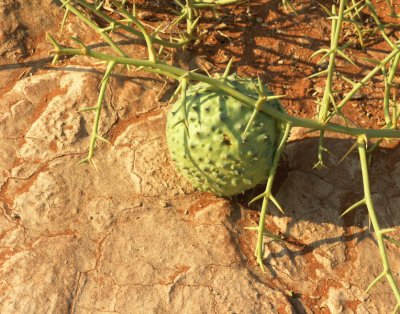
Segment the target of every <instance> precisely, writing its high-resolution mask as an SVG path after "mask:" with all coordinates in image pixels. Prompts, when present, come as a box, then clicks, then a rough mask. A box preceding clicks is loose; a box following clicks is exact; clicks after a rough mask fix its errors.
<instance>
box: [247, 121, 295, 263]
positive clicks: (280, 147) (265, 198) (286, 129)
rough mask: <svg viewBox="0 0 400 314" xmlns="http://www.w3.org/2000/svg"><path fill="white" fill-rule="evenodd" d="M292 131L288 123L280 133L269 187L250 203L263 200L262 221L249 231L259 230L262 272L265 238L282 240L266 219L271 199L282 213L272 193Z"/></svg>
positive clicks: (258, 240)
mask: <svg viewBox="0 0 400 314" xmlns="http://www.w3.org/2000/svg"><path fill="white" fill-rule="evenodd" d="M291 129H292V123H290V122H288V123H286V125H285V127H284V130H282V131H281V132H280V136H279V141H278V143H279V144H278V148H277V150H276V152H275V154H274V158H273V161H272V166H271V170H270V171H269V174H268V180H267V185H266V187H265V191H264V193H262V194H260V195H259V196H257V197H256V198H254V199H253V200H251V202H250V203H252V202H254V201H256V200H258V199H261V198H262V199H263V201H262V205H261V213H260V220H259V223H258V227H256V228H251V227H250V228H248V229H252V230H257V244H256V250H255V255H256V258H257V263H258V265H260V267H261V269H262V271H264V263H263V258H264V236H268V237H271V238H273V239H275V240H277V241H279V240H280V239H279V238H277V237H276V236H274V235H273V234H272V233H270V232H269V231H267V230H266V229H265V218H266V215H267V208H268V201H269V200H270V199H271V200H272V202H273V203H275V205H276V206H277V207H278V209H279V210H281V211H282V208H281V206H280V205H279V204H278V203H277V201H276V200H275V198H274V197H273V196H272V194H271V193H272V186H273V183H274V179H275V174H276V170H277V168H278V164H279V160H280V157H281V154H282V152H283V149H284V147H285V144H286V141H287V139H288V137H289V134H290V130H291Z"/></svg>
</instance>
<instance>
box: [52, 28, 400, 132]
mask: <svg viewBox="0 0 400 314" xmlns="http://www.w3.org/2000/svg"><path fill="white" fill-rule="evenodd" d="M48 38H49V40H50V41H51V42H52V43H53V45H54V47H55V49H54V50H53V51H52V53H53V54H55V60H58V58H57V57H58V56H60V55H70V56H77V55H78V56H88V57H92V58H95V59H98V60H102V61H105V62H107V63H108V62H111V61H113V62H115V64H123V65H132V66H135V67H141V68H142V69H143V70H145V71H149V72H153V73H157V74H161V75H164V76H167V77H171V78H173V79H177V80H179V79H180V78H182V77H185V78H187V79H188V80H193V81H201V82H204V83H207V84H209V85H211V86H213V87H214V88H217V89H220V90H222V91H224V92H226V93H227V94H228V95H230V96H232V97H234V98H236V99H238V100H240V101H241V102H243V103H244V104H245V105H247V106H250V107H252V108H255V103H256V102H257V99H254V98H252V97H249V96H247V95H245V94H242V93H240V92H238V91H237V90H236V89H234V88H232V87H229V86H228V85H227V84H225V83H224V82H223V81H221V80H220V79H215V78H212V77H208V76H205V75H202V74H199V73H196V72H195V71H186V70H183V69H181V68H177V67H174V66H170V65H167V64H165V63H158V62H155V63H154V62H151V61H149V60H139V59H133V58H127V57H117V56H113V55H109V54H105V53H100V52H95V51H93V50H92V49H90V48H89V47H87V46H84V47H82V48H66V47H61V46H60V45H59V44H58V43H57V41H56V40H55V39H54V38H53V37H52V36H51V35H49V34H48ZM398 54H400V46H398V47H396V49H395V50H394V51H392V52H391V53H390V54H389V55H388V56H387V57H386V58H385V59H384V60H382V61H381V64H382V65H385V64H386V63H388V62H390V61H391V60H392V59H393V58H394V57H395V56H396V55H398ZM373 71H374V70H373ZM378 71H379V67H378V69H377V70H376V71H375V72H374V74H376V72H378ZM372 76H373V75H371V74H368V75H367V76H366V77H364V79H363V80H362V83H360V84H359V85H360V88H361V86H362V85H364V84H365V82H366V81H368V80H369V79H370V78H371V77H372ZM356 91H357V90H356ZM260 112H262V113H264V114H267V115H269V116H271V117H273V118H275V119H277V120H279V121H282V122H283V123H288V122H290V123H291V124H292V126H294V127H295V126H298V127H304V128H308V129H312V130H325V131H331V132H336V133H342V134H347V135H352V136H358V135H363V134H365V135H366V136H368V137H369V138H400V130H386V129H384V130H374V129H362V128H353V127H347V126H342V125H338V124H335V123H329V122H326V123H320V122H319V121H317V120H314V119H306V118H299V117H292V116H290V115H288V114H287V113H284V112H280V111H278V110H276V109H274V108H272V107H264V108H262V109H260Z"/></svg>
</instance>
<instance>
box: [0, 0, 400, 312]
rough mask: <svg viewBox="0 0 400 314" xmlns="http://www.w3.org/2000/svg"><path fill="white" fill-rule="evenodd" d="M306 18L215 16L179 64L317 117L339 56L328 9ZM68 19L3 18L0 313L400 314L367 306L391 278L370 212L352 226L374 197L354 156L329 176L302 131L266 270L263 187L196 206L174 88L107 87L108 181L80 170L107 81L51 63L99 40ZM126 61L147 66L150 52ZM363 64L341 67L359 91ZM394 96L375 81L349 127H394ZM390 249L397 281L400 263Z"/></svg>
mask: <svg viewBox="0 0 400 314" xmlns="http://www.w3.org/2000/svg"><path fill="white" fill-rule="evenodd" d="M161 2H162V1H161ZM140 3H142V5H141V6H139V9H141V12H143V13H141V14H142V17H143V18H144V19H145V20H148V22H149V23H152V19H154V18H155V16H158V18H160V17H163V18H165V19H169V18H170V16H168V15H165V14H163V13H160V12H161V8H163V6H162V3H161V4H160V6H157V5H156V4H155V3H154V5H153V7H151V6H149V5H143V3H144V2H143V1H142V2H140ZM326 3H327V2H326ZM378 5H379V6H380V7H381V8H385V7H384V3H383V2H382V1H381V2H380V3H378ZM298 8H302V9H301V10H300V16H299V17H294V16H293V15H287V14H284V13H283V12H282V11H281V10H280V9H279V8H278V6H277V4H276V3H275V2H272V1H259V2H257V4H253V5H252V6H251V10H250V15H249V14H248V13H247V12H246V8H243V9H242V8H240V9H238V10H235V11H234V14H231V13H232V9H227V10H226V11H224V12H223V13H222V14H221V17H220V19H219V20H217V21H216V22H215V20H214V19H212V16H211V15H209V16H207V18H206V19H205V20H204V23H203V24H202V25H203V29H204V30H207V32H206V33H205V34H204V37H203V43H202V44H198V45H194V46H193V47H192V48H191V49H189V50H187V51H185V52H184V53H178V54H176V55H175V56H174V58H173V59H174V62H175V63H176V64H180V65H181V66H183V67H186V68H187V67H190V68H196V67H202V66H203V67H205V68H207V69H208V71H210V72H211V73H214V72H221V71H222V70H223V69H224V67H225V66H226V63H227V61H228V60H229V58H230V57H231V56H235V62H236V63H235V66H234V67H235V70H237V72H238V73H239V74H240V75H246V76H251V77H256V76H257V75H260V76H261V78H262V79H263V80H264V81H265V82H268V83H269V86H270V88H271V89H272V90H274V91H275V92H276V93H286V94H287V95H288V96H287V98H285V99H284V100H283V104H284V106H285V108H286V109H287V111H288V112H289V113H291V114H295V115H300V116H307V117H312V116H313V115H314V114H315V105H314V103H313V102H312V101H313V100H314V99H315V97H316V96H321V95H322V86H323V82H322V81H321V80H318V79H316V80H309V79H307V78H306V76H307V75H310V74H312V73H314V71H316V70H317V69H318V66H316V64H315V60H312V61H310V60H309V56H310V55H311V54H312V52H313V51H315V50H316V49H318V48H320V47H321V46H323V45H326V44H327V43H328V38H329V21H327V20H325V19H324V18H323V13H322V11H321V10H320V8H319V6H318V5H317V4H315V3H314V2H312V3H310V2H308V1H305V2H303V3H301V4H299V6H298ZM398 9H400V8H398ZM381 13H382V14H384V13H385V12H384V10H381ZM62 14H63V12H62V11H61V10H60V9H59V8H58V6H57V4H56V3H53V2H52V1H39V0H31V1H20V0H5V1H3V2H1V3H0V17H1V18H0V41H1V43H2V44H1V46H0V55H1V57H2V59H1V63H0V91H1V96H0V149H1V151H2V153H1V154H0V208H1V212H2V214H1V217H0V291H1V293H0V312H1V313H68V312H71V313H210V312H215V313H388V312H390V311H391V310H392V309H393V307H394V305H395V301H394V298H393V296H392V294H391V291H390V289H389V287H388V284H387V283H386V282H382V283H379V284H378V285H377V286H376V288H374V289H373V290H372V291H371V292H370V293H369V294H365V293H364V290H365V288H366V287H367V286H368V284H369V283H370V282H371V281H372V280H373V278H374V277H375V276H376V275H378V274H379V273H380V271H381V264H380V258H379V254H378V249H377V247H376V244H375V243H374V241H373V238H372V237H371V236H370V233H369V232H368V217H367V215H366V211H365V209H359V210H357V211H355V212H353V213H352V214H350V215H349V216H346V217H345V219H339V218H338V216H339V215H340V213H341V212H342V211H343V210H344V209H345V208H347V207H348V206H349V205H350V204H352V203H354V202H355V201H358V200H359V199H361V198H362V190H361V181H360V175H359V173H360V169H359V166H358V158H357V155H356V154H351V155H350V156H349V157H348V158H347V159H346V160H345V161H344V162H343V163H341V164H340V165H339V164H338V158H336V157H333V156H328V157H327V162H328V166H329V168H328V169H324V170H321V171H318V170H313V169H312V166H313V164H314V162H315V158H316V157H315V155H316V144H317V141H316V139H315V138H313V134H304V132H303V131H302V130H297V129H296V130H294V131H293V134H292V137H291V143H290V144H289V145H288V146H287V148H286V150H285V158H284V160H283V161H282V165H281V167H280V169H279V173H278V179H277V183H276V186H275V194H276V197H277V198H278V199H279V200H280V202H281V203H282V205H283V207H284V208H285V210H286V212H285V215H282V214H280V213H279V212H278V211H277V210H276V209H275V208H272V209H271V215H269V216H268V226H269V228H270V229H271V230H272V231H273V232H274V233H276V234H278V235H281V236H282V237H283V238H284V239H286V240H287V241H286V243H285V244H284V245H282V244H277V243H274V242H271V241H269V240H268V239H266V248H267V250H266V260H265V264H266V266H267V272H266V273H262V272H261V271H260V269H259V267H258V266H257V265H256V263H255V261H254V258H253V250H254V244H255V234H253V233H252V232H251V231H247V230H245V229H244V227H245V226H249V225H256V224H257V220H258V211H257V210H258V209H259V204H256V205H254V206H253V207H252V208H249V207H248V206H247V205H246V204H247V201H248V200H249V199H250V198H251V197H252V196H254V195H256V194H257V193H258V192H260V191H261V189H262V187H261V189H257V188H256V189H254V190H252V191H249V192H247V193H246V194H245V195H244V196H240V197H236V198H234V199H233V200H224V199H221V198H217V197H215V196H212V195H210V194H207V193H200V192H196V191H193V189H192V188H191V187H190V185H189V184H188V183H186V181H185V180H184V179H183V178H182V177H181V176H179V175H178V174H177V173H176V172H175V170H174V167H173V165H172V164H171V161H170V159H169V154H168V151H167V148H166V141H165V132H164V129H165V123H166V122H165V118H166V112H167V111H168V108H169V106H168V105H167V102H166V101H167V100H168V96H169V95H170V94H171V92H172V90H173V88H174V87H176V84H174V83H172V82H169V83H168V84H167V87H166V88H165V89H164V90H163V91H162V92H161V93H160V90H162V86H163V84H164V81H163V79H162V78H159V77H156V76H154V75H150V74H146V73H144V72H132V73H127V72H124V71H123V70H122V69H120V71H119V72H118V73H117V75H115V76H114V77H113V78H112V79H111V83H110V86H109V88H108V90H107V101H106V103H107V104H106V105H105V110H104V111H103V118H102V124H101V133H102V134H103V135H104V137H106V138H107V139H109V140H110V141H111V143H112V146H111V147H110V146H108V145H100V147H99V148H98V149H97V151H96V157H95V160H96V163H97V166H98V169H99V170H96V169H95V168H94V167H93V166H90V165H81V166H76V165H75V163H76V162H77V161H78V160H79V159H80V158H83V157H84V156H85V154H86V152H87V147H88V140H89V135H88V134H89V132H90V129H91V124H92V121H93V117H92V115H91V114H90V113H79V112H78V108H80V107H85V106H92V105H93V104H94V103H95V102H96V98H97V94H98V84H99V82H100V80H101V73H102V71H103V70H104V67H103V65H99V64H96V62H95V61H93V60H89V59H87V58H75V57H74V58H70V59H67V60H63V61H62V62H61V63H60V64H59V65H58V66H56V67H51V66H50V60H51V58H49V57H48V56H47V53H48V51H49V50H50V49H51V46H50V45H49V44H48V43H47V42H46V41H45V38H44V37H45V32H51V33H53V34H54V35H55V36H56V37H57V38H58V39H59V40H61V41H62V42H63V43H65V44H72V43H71V42H69V40H68V37H69V36H73V35H78V34H79V36H80V38H81V39H82V40H83V41H84V42H85V43H87V44H93V45H95V44H98V43H99V42H100V41H99V39H98V38H97V37H96V36H95V35H94V34H93V32H91V31H90V30H88V29H87V28H86V27H85V26H84V25H83V24H82V23H81V22H78V21H77V20H76V19H74V18H69V19H68V21H67V24H66V28H65V31H64V33H63V34H58V29H59V23H60V20H61V18H62ZM257 18H260V19H261V20H258V21H260V22H258V21H257V20H256V19H257ZM211 22H213V23H214V26H213V27H212V24H210V23H211ZM394 35H396V32H395V31H394ZM225 36H228V37H229V38H230V39H228V38H226V37H225ZM349 36H351V35H349ZM116 38H117V39H118V36H117V37H116ZM119 39H120V40H125V38H124V37H122V35H121V37H120V38H119ZM125 41H126V40H125ZM368 46H369V48H370V50H369V51H370V54H371V56H373V57H376V58H379V57H382V56H383V55H384V54H385V49H386V46H385V45H384V44H383V43H382V42H381V41H380V40H378V39H375V38H371V40H370V41H369V42H368ZM124 48H125V49H126V51H128V52H129V54H130V55H132V56H135V57H140V58H144V57H145V55H146V50H145V48H144V46H143V45H138V44H136V45H134V46H130V48H129V47H128V46H125V45H124ZM100 49H105V48H104V47H100ZM354 55H355V56H360V55H357V54H356V52H355V50H354ZM357 64H358V65H359V67H358V68H352V67H347V66H346V65H345V64H344V63H343V64H342V67H341V68H340V70H342V71H344V72H346V73H348V75H349V76H352V77H353V78H356V79H357V78H360V77H362V76H363V73H366V72H365V71H367V69H368V67H369V68H370V66H368V67H367V66H366V63H364V61H361V59H360V58H357ZM381 86H382V83H380V81H379V80H378V79H377V80H376V81H374V82H372V83H370V84H368V85H367V86H366V87H365V89H364V90H363V93H362V94H360V95H359V96H358V97H357V99H355V100H354V101H353V103H352V105H351V106H350V107H349V108H350V110H349V111H348V113H349V115H350V117H351V118H353V120H354V123H355V124H359V125H361V126H363V127H379V126H380V125H381V123H382V121H383V116H382V115H381V114H380V106H381V96H382V92H381ZM338 87H339V88H343V90H344V91H345V90H347V89H348V87H347V86H345V85H343V86H338ZM327 143H328V147H329V148H330V149H331V151H333V152H334V154H335V155H337V156H342V155H343V154H344V153H345V152H346V151H347V149H348V148H349V147H350V146H351V143H352V142H351V141H350V140H349V139H346V138H343V137H340V138H339V137H332V138H331V139H329V140H328V142H327ZM386 146H387V148H385V149H381V150H380V151H378V152H377V153H376V155H374V159H373V164H372V167H371V175H372V190H373V196H374V200H375V202H376V206H377V209H378V211H379V218H380V221H381V223H382V225H383V226H384V227H394V228H396V230H397V231H396V232H395V233H394V237H396V236H397V238H399V236H400V229H399V226H400V179H399V178H400V162H399V161H398V160H400V159H399V157H400V150H399V149H398V146H397V142H392V143H390V144H389V145H386ZM387 248H388V251H389V257H390V260H391V262H392V265H393V271H394V274H395V277H396V279H397V282H400V262H399V261H400V259H399V258H398V257H399V254H400V252H399V249H398V248H396V247H395V246H394V245H391V244H388V245H387Z"/></svg>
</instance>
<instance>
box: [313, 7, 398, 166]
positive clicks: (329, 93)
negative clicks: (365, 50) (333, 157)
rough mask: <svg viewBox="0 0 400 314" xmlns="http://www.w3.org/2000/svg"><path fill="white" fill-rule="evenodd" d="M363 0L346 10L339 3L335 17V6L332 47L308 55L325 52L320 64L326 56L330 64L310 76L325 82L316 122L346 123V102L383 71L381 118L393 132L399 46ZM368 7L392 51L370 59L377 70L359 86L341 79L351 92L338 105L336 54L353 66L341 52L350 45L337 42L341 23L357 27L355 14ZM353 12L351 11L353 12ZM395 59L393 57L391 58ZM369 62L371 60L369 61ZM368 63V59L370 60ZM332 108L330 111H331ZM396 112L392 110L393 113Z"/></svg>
mask: <svg viewBox="0 0 400 314" xmlns="http://www.w3.org/2000/svg"><path fill="white" fill-rule="evenodd" d="M362 2H363V1H360V2H358V3H354V1H353V6H350V7H348V8H347V9H346V10H345V9H344V7H345V6H346V5H347V1H346V0H341V1H340V5H339V12H338V14H337V15H336V7H335V6H333V7H332V13H330V12H329V11H327V10H326V11H327V12H328V14H329V15H330V18H331V19H332V33H331V46H330V49H329V50H328V49H320V50H318V51H316V52H315V53H314V54H312V55H311V57H314V56H316V55H318V54H320V53H325V54H324V56H323V57H322V58H321V59H320V60H319V62H322V61H323V60H325V59H326V58H327V57H328V56H329V64H328V68H327V69H326V70H323V71H322V72H319V73H316V74H314V75H312V76H311V77H317V76H321V75H323V74H327V80H326V87H325V90H324V95H323V98H322V101H320V104H321V107H320V109H319V115H318V118H319V121H320V122H321V123H327V122H329V121H330V120H331V119H332V118H333V116H335V115H336V114H337V115H340V116H341V117H342V118H343V119H344V120H345V121H346V123H347V120H348V119H347V118H346V117H345V116H344V115H343V114H342V108H343V107H344V106H345V105H346V104H347V103H348V101H349V100H350V99H351V98H352V97H353V95H354V94H355V93H356V92H357V91H359V90H360V89H361V88H362V87H363V86H364V85H365V83H367V81H369V80H370V79H371V78H372V77H373V76H375V75H376V74H377V73H378V72H380V71H382V73H383V76H384V79H385V96H384V115H385V122H386V127H385V128H391V129H395V128H396V127H397V120H398V116H397V114H393V115H392V117H391V116H390V110H389V108H390V90H391V87H392V85H393V80H394V77H395V73H396V70H397V66H398V64H399V61H400V56H399V55H398V54H397V52H396V51H397V49H398V46H396V44H395V43H394V42H393V41H391V40H390V38H389V37H388V35H387V34H386V32H385V26H384V25H383V24H382V23H381V22H380V20H379V18H378V16H377V14H376V11H375V8H374V6H373V4H372V3H371V1H369V0H365V1H364V4H363V3H362ZM365 7H368V9H369V11H370V13H371V15H372V17H373V19H374V21H375V23H376V24H377V28H378V29H379V30H380V32H381V34H382V36H383V38H384V39H385V41H386V42H387V43H388V44H389V46H390V48H391V49H392V53H391V54H389V55H388V56H387V58H385V59H384V60H382V61H377V60H372V62H374V63H375V64H376V67H375V68H374V69H373V70H371V71H370V72H369V73H368V75H366V76H365V77H364V78H363V79H362V80H361V81H359V82H358V83H356V82H353V81H352V80H350V79H348V78H346V77H344V76H341V77H342V78H343V79H344V80H345V81H346V82H348V83H350V84H352V86H353V88H352V90H351V91H350V92H349V93H347V95H346V96H345V97H344V98H343V99H342V100H341V101H340V102H339V104H336V103H335V99H334V96H333V95H334V91H333V77H334V75H335V61H336V57H337V55H339V56H341V57H343V58H344V59H345V60H347V61H348V62H350V63H351V64H353V65H355V64H354V62H353V61H352V60H351V59H350V58H349V57H348V56H347V55H346V54H345V53H344V51H343V50H344V49H345V48H346V47H347V46H348V45H349V44H350V43H351V42H349V43H347V44H345V45H343V46H342V47H339V39H340V32H341V28H342V24H343V22H350V23H354V24H355V25H357V22H356V21H355V20H354V19H353V18H354V16H355V15H356V14H358V13H359V12H360V10H362V9H363V8H365ZM353 11H354V12H353ZM347 15H349V17H350V18H346V16H347ZM394 55H395V57H394V58H393V56H394ZM368 60H370V59H368ZM370 61H371V60H370ZM390 61H391V62H392V65H391V69H390V72H389V75H387V73H386V70H385V66H386V65H387V64H388V63H389V62H390ZM331 105H332V107H333V109H331ZM394 111H395V110H394ZM324 133H325V130H322V131H321V132H320V137H319V146H318V154H317V156H318V162H317V163H316V165H315V167H317V168H320V167H323V166H324V163H323V152H325V151H326V149H325V148H324V147H323V142H324ZM381 141H382V139H378V140H377V141H376V143H375V145H373V146H372V147H371V149H370V151H372V150H373V149H375V148H376V147H377V146H379V144H380V142H381Z"/></svg>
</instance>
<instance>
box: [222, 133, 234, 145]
mask: <svg viewBox="0 0 400 314" xmlns="http://www.w3.org/2000/svg"><path fill="white" fill-rule="evenodd" d="M222 144H225V145H232V143H231V139H230V137H229V136H228V135H226V134H224V138H223V140H222Z"/></svg>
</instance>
